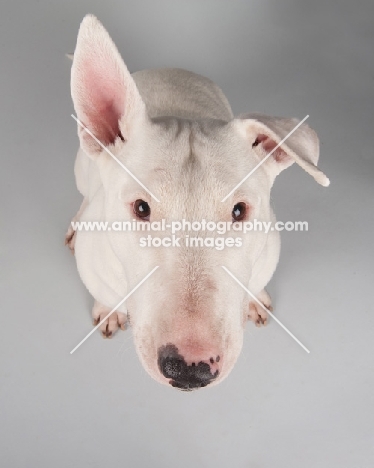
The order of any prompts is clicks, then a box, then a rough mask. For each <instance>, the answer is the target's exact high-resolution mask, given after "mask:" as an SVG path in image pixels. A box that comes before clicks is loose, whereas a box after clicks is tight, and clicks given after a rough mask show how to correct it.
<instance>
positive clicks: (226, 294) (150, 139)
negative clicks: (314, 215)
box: [71, 16, 328, 390]
mask: <svg viewBox="0 0 374 468" xmlns="http://www.w3.org/2000/svg"><path fill="white" fill-rule="evenodd" d="M71 84H72V97H73V101H74V106H75V110H76V113H77V117H78V119H79V120H80V121H81V122H82V123H83V124H84V125H85V126H86V127H87V128H88V129H89V130H90V131H91V132H92V133H93V134H94V135H95V137H96V138H97V139H98V140H99V141H100V142H101V143H102V144H103V145H104V146H105V147H107V148H108V149H109V150H110V152H111V153H112V154H113V155H114V156H115V158H116V159H117V161H116V160H114V158H113V157H112V156H110V155H109V154H108V153H107V152H106V151H104V150H103V148H102V147H101V146H100V145H99V144H98V143H97V141H96V140H95V139H93V138H92V136H90V135H89V134H88V133H87V132H86V131H85V130H84V129H83V128H82V127H81V126H78V130H79V138H80V144H81V148H82V149H83V151H84V152H85V153H86V154H87V157H90V158H91V159H92V160H94V161H95V162H96V164H97V167H98V168H99V172H100V177H101V183H102V186H103V187H104V198H105V200H104V207H105V219H106V220H108V221H116V222H118V221H120V222H123V221H131V220H133V219H136V220H137V221H139V223H143V224H144V226H145V225H146V224H149V223H153V222H156V221H161V220H162V219H165V220H166V224H170V223H171V222H173V221H174V222H175V221H181V220H185V221H186V222H187V223H188V222H190V223H193V222H202V221H203V220H205V221H206V223H208V222H214V223H221V224H216V226H218V227H219V226H221V228H222V229H223V226H224V225H223V224H222V223H230V222H235V223H237V224H236V226H238V225H240V223H244V222H248V221H249V220H252V219H258V220H261V221H272V220H273V214H272V211H271V208H270V189H271V186H272V184H273V181H274V179H275V177H276V176H277V174H279V173H280V172H281V171H282V170H283V169H285V168H287V167H289V166H290V165H291V164H293V163H294V162H295V161H296V162H297V163H298V164H299V165H300V166H301V167H303V168H304V169H305V170H306V171H307V172H308V173H310V174H311V175H312V176H313V177H314V178H315V179H316V180H317V181H318V182H319V183H321V184H322V185H327V184H328V179H327V178H326V177H325V175H324V174H323V173H322V172H320V171H319V169H317V167H316V165H315V164H316V163H317V160H318V139H317V137H316V134H315V133H314V132H313V131H312V130H311V129H310V128H309V127H308V126H306V125H302V126H301V127H300V128H299V129H298V130H297V131H296V132H294V134H292V135H291V136H290V137H289V138H288V139H287V141H286V142H284V143H283V144H281V145H280V147H279V148H277V149H276V150H275V151H274V152H273V154H272V155H271V156H270V157H268V158H267V160H266V161H264V163H263V164H262V165H260V166H259V167H258V168H257V169H256V170H255V171H254V172H253V174H252V175H251V177H250V178H248V179H247V180H246V181H245V182H243V183H242V184H241V185H240V187H238V188H237V189H236V190H234V191H233V193H231V194H230V196H228V197H227V195H228V194H229V193H230V192H231V191H232V189H233V188H234V187H235V186H236V185H237V184H238V183H239V182H240V181H241V180H242V179H243V178H244V177H245V176H246V175H247V174H248V173H249V172H250V171H252V170H253V169H254V168H255V167H256V166H258V165H259V163H260V162H261V161H262V160H263V159H264V158H266V155H267V154H268V153H269V152H270V151H272V150H273V149H274V148H275V147H276V146H277V145H278V143H280V142H281V140H282V139H283V138H284V137H285V136H286V135H287V134H288V133H289V132H290V131H291V130H292V129H293V128H294V127H295V125H296V124H297V121H296V120H294V119H280V118H269V117H265V116H260V115H247V116H242V117H240V118H236V119H232V120H230V121H224V120H215V119H201V120H195V121H192V120H188V119H180V118H175V117H173V116H158V117H154V116H151V115H150V114H149V112H148V109H147V102H144V101H143V99H142V97H141V95H140V92H139V90H138V88H137V86H136V84H135V81H134V79H133V78H132V77H131V75H130V73H129V72H128V70H127V68H126V66H125V64H124V63H123V61H122V59H121V57H120V55H119V53H118V51H117V49H116V47H115V46H114V44H113V42H112V41H111V39H110V37H109V36H108V34H107V32H106V31H105V29H104V28H103V27H102V25H101V24H100V23H99V22H98V21H97V20H96V19H95V18H94V17H92V16H88V17H86V18H85V19H84V21H83V23H82V25H81V29H80V32H79V36H78V42H77V47H76V50H75V54H74V62H73V66H72V82H71ZM118 162H120V163H121V164H122V165H124V166H125V167H126V168H127V170H128V171H130V172H131V174H133V175H134V176H135V177H136V178H137V179H138V181H140V182H141V184H140V183H139V182H138V181H137V180H135V179H134V178H133V177H132V176H131V175H130V174H129V173H128V172H127V171H126V170H125V169H124V168H122V167H120V165H119V163H118ZM152 195H154V197H155V198H157V199H158V201H156V200H155V198H154V197H152ZM223 199H224V201H222V200H223ZM195 226H196V225H195ZM226 226H227V224H226ZM174 234H175V236H176V237H177V238H178V237H179V238H180V240H179V246H176V245H175V246H168V247H166V246H165V247H162V246H161V247H155V246H154V245H153V246H152V245H150V246H149V245H148V241H147V242H146V244H147V245H146V246H141V242H143V243H144V237H145V238H147V236H148V235H152V236H155V235H156V236H158V237H160V238H169V239H172V232H171V228H166V232H165V231H164V232H160V233H157V232H156V233H155V232H147V231H146V232H142V231H140V232H139V231H137V232H114V231H111V232H107V233H105V234H103V235H106V236H108V241H109V242H110V245H111V248H112V250H113V251H114V252H115V254H116V257H117V258H118V260H119V262H120V265H121V268H122V271H123V276H124V278H125V280H124V281H125V282H126V286H127V291H130V290H131V289H132V288H133V287H134V286H135V285H136V284H137V283H138V282H139V281H140V280H141V279H142V278H143V277H144V276H145V275H146V274H147V273H148V272H149V271H151V270H152V268H154V267H155V266H159V269H158V270H157V271H156V273H155V274H154V275H153V276H151V277H150V278H149V279H148V280H147V281H146V282H145V283H144V284H143V285H142V286H141V288H140V289H139V290H137V291H136V292H135V293H134V294H133V295H132V296H131V297H130V298H129V299H128V301H127V309H128V311H129V315H130V319H131V325H132V328H133V333H134V339H135V344H136V347H137V350H138V354H139V356H140V359H141V361H142V363H143V365H144V367H145V368H146V369H147V371H148V372H149V373H150V374H151V375H152V376H153V377H154V378H155V379H156V380H158V381H160V382H162V383H167V384H171V385H173V386H175V387H177V388H181V389H184V390H189V389H193V388H200V387H203V386H206V385H208V384H213V383H216V382H219V381H221V380H222V379H223V378H224V377H226V376H227V374H228V373H229V372H230V370H231V369H232V367H233V365H234V363H235V361H236V359H237V357H238V355H239V353H240V349H241V345H242V339H243V327H244V324H245V321H246V319H247V316H248V306H249V300H250V298H249V296H248V295H247V293H246V292H245V291H244V290H243V289H241V288H240V287H238V286H237V285H236V284H235V283H234V281H233V280H232V279H231V278H229V277H228V276H227V273H226V272H225V271H224V270H223V269H222V268H221V266H222V265H224V266H226V267H227V268H228V269H229V270H231V271H232V272H233V273H234V274H235V276H236V277H237V278H238V279H239V280H240V282H241V283H242V284H244V285H245V286H246V287H247V288H248V289H249V290H251V291H252V293H253V294H258V293H260V291H261V290H262V289H263V288H264V286H265V285H266V283H267V282H268V281H269V279H270V277H271V275H272V273H273V271H274V268H275V266H276V263H277V260H278V250H279V240H278V237H277V233H276V232H273V231H272V232H269V233H268V234H267V235H265V234H264V233H263V232H261V231H258V232H254V231H252V232H251V233H250V234H249V233H247V234H246V235H243V233H242V232H241V231H240V230H239V229H238V230H237V231H233V230H231V231H230V232H224V230H223V231H222V232H221V233H220V232H217V230H216V231H214V232H211V231H209V229H205V230H203V228H202V227H201V226H200V228H199V229H198V230H197V231H193V232H191V231H190V232H183V233H182V232H181V231H180V232H179V231H178V232H175V233H174ZM186 235H188V236H189V237H198V238H200V239H201V240H200V241H196V243H194V244H193V246H191V243H188V244H187V242H186ZM141 238H143V239H142V240H141ZM207 238H209V239H210V240H209V241H207ZM239 238H240V239H239ZM167 242H168V243H169V242H170V240H169V241H167ZM176 242H178V241H176ZM201 242H202V243H201ZM224 243H225V248H223V245H224ZM164 245H167V244H166V243H165V244H164ZM239 245H241V246H240V247H239ZM108 305H109V304H108Z"/></svg>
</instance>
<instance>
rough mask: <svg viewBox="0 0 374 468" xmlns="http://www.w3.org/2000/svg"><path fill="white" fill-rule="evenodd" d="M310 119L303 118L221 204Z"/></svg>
mask: <svg viewBox="0 0 374 468" xmlns="http://www.w3.org/2000/svg"><path fill="white" fill-rule="evenodd" d="M308 117H309V115H306V116H305V117H304V118H303V120H302V121H301V122H299V123H298V124H297V125H296V127H295V128H293V129H292V130H291V131H290V133H289V134H288V135H286V136H285V137H284V138H283V140H282V141H280V142H279V143H278V144H277V146H276V147H275V148H273V149H272V150H271V151H270V153H268V154H267V155H266V156H265V157H264V159H262V160H261V161H260V162H259V163H258V164H257V166H256V167H254V168H253V169H252V170H251V171H250V173H249V174H247V175H246V176H245V177H244V179H242V180H241V181H240V182H239V183H238V185H236V186H235V187H234V188H233V189H232V190H231V192H230V193H229V194H227V195H226V196H225V198H222V200H221V202H224V201H226V200H227V199H228V198H229V196H230V195H232V194H233V193H234V192H235V190H236V189H237V188H238V187H240V186H241V185H242V183H243V182H245V181H246V180H247V179H248V177H249V176H251V175H252V174H253V173H254V172H255V171H256V170H257V169H258V168H259V167H260V166H261V165H262V164H264V162H265V161H266V160H267V159H268V158H269V157H270V156H271V155H272V154H273V153H274V151H275V150H276V149H277V148H279V147H280V145H282V144H283V143H284V142H285V141H286V140H287V138H289V137H290V136H291V135H292V134H293V132H295V131H296V130H297V129H298V128H299V127H300V125H301V124H303V123H304V122H305V121H306V119H307V118H308Z"/></svg>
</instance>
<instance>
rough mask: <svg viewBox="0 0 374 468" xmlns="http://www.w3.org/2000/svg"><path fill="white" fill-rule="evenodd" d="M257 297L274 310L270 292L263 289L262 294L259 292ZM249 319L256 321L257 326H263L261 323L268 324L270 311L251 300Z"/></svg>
mask: <svg viewBox="0 0 374 468" xmlns="http://www.w3.org/2000/svg"><path fill="white" fill-rule="evenodd" d="M257 299H258V300H259V301H260V302H261V303H262V304H264V306H265V307H266V308H267V309H269V310H270V312H272V311H273V307H272V306H271V298H270V296H269V294H268V293H267V292H266V290H265V289H263V290H262V291H261V292H260V294H258V296H257ZM248 319H249V320H251V321H252V322H254V323H255V325H256V327H261V325H266V323H267V320H268V313H267V312H266V310H264V309H263V308H262V307H261V306H260V305H259V304H257V302H254V301H251V302H250V303H249V311H248Z"/></svg>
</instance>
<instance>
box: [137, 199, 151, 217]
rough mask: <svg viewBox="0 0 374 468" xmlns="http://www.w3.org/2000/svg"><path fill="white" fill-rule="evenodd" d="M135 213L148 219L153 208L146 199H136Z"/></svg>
mask: <svg viewBox="0 0 374 468" xmlns="http://www.w3.org/2000/svg"><path fill="white" fill-rule="evenodd" d="M134 213H135V214H136V216H137V217H138V218H140V219H142V220H143V221H148V219H149V216H150V214H151V208H150V206H149V205H148V203H147V202H145V201H144V200H136V201H135V202H134Z"/></svg>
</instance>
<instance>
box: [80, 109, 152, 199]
mask: <svg viewBox="0 0 374 468" xmlns="http://www.w3.org/2000/svg"><path fill="white" fill-rule="evenodd" d="M71 116H72V117H73V119H74V120H75V121H76V122H77V123H78V124H79V125H80V126H81V127H82V128H84V130H85V131H86V132H87V133H88V134H89V135H90V136H91V137H92V138H93V139H94V140H95V141H96V143H98V144H99V145H100V146H101V147H102V148H103V149H104V150H105V151H106V152H107V153H108V154H110V156H112V158H113V159H114V160H115V161H116V162H117V163H118V164H119V165H120V166H121V167H122V168H123V169H124V170H125V171H126V172H127V173H128V174H129V175H130V176H131V177H132V178H133V179H134V180H135V181H136V182H137V183H138V184H139V185H140V186H141V187H143V189H144V190H145V191H146V192H148V193H149V195H150V196H151V197H152V198H153V199H154V200H156V202H159V201H160V200H159V199H158V198H156V197H155V196H154V195H153V193H152V192H151V191H150V190H148V189H147V187H146V186H145V185H144V184H143V183H142V182H140V180H139V179H138V178H137V177H136V176H135V175H134V174H133V173H132V172H131V171H130V170H129V169H127V167H126V166H125V165H124V164H123V163H122V162H121V161H120V160H119V159H118V158H117V157H116V156H115V155H114V154H113V153H112V152H111V151H109V150H108V148H107V147H106V146H104V145H103V144H102V143H101V141H100V140H98V139H97V138H96V137H95V135H94V134H93V133H92V132H91V131H90V130H89V129H88V128H87V127H86V126H85V125H84V124H82V122H81V121H80V120H78V119H77V118H76V117H75V115H74V114H71Z"/></svg>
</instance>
